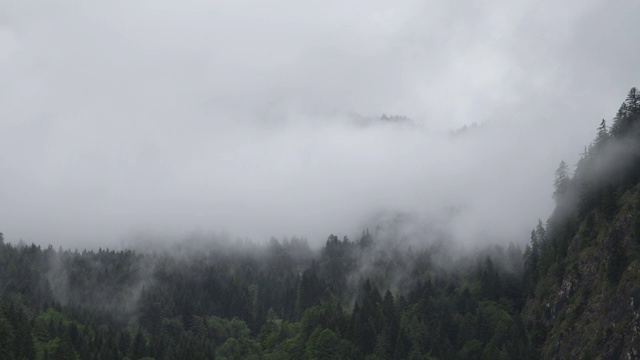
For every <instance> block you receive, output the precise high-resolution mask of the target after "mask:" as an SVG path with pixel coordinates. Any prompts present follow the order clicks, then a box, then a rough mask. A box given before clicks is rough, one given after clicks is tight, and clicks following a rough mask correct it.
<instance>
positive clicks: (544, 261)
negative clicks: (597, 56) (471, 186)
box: [522, 88, 640, 359]
mask: <svg viewBox="0 0 640 360" xmlns="http://www.w3.org/2000/svg"><path fill="white" fill-rule="evenodd" d="M639 123H640V95H639V93H638V91H637V90H636V89H635V88H634V89H632V90H631V91H630V92H629V96H628V97H627V99H626V101H625V102H624V103H623V105H622V106H621V109H620V111H619V112H618V114H617V115H616V117H615V118H614V123H613V126H612V127H611V130H608V129H607V127H606V123H605V121H604V120H603V121H602V123H601V125H600V127H599V128H598V135H597V137H596V139H595V141H594V142H593V143H592V144H591V145H590V146H589V148H588V149H586V151H585V153H584V154H583V157H582V159H581V160H580V162H579V163H578V166H577V169H576V172H575V174H574V175H573V177H569V176H568V175H567V174H566V166H565V165H564V163H562V164H561V166H560V167H559V169H558V172H557V173H556V193H555V196H556V199H557V208H556V210H555V212H554V214H553V215H552V216H551V218H550V219H549V221H548V222H547V226H546V228H545V227H543V226H542V224H539V225H538V227H537V229H536V230H534V231H533V232H532V241H531V246H528V247H527V249H526V251H525V282H526V283H527V284H528V286H529V294H528V300H527V302H526V305H525V307H524V309H523V313H522V314H523V319H524V321H525V326H526V328H527V331H528V334H529V337H530V339H531V340H532V342H533V343H534V345H536V346H537V347H538V348H539V350H540V355H541V357H542V358H545V359H640V334H639V331H640V312H639V308H640V184H639V181H638V180H639V178H638V172H639V171H638V170H639V169H640V161H638V160H639V159H640V156H639V154H640V151H639V149H640V147H639V144H640V141H639V140H640V136H639V134H640V131H639V130H640V125H639Z"/></svg>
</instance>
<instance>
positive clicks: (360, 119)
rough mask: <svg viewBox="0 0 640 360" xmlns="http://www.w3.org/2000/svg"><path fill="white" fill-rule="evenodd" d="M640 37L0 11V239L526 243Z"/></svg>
mask: <svg viewBox="0 0 640 360" xmlns="http://www.w3.org/2000/svg"><path fill="white" fill-rule="evenodd" d="M639 16H640V3H638V2H637V1H631V0H629V1H619V2H615V3H610V2H606V1H604V0H602V1H583V2H576V3H574V4H570V5H564V6H561V7H558V6H557V3H556V2H551V1H524V2H518V3H513V4H512V3H511V2H499V1H484V2H473V1H460V2H455V3H447V4H444V3H442V2H436V1H426V2H413V1H399V2H392V3H390V2H383V1H353V2H350V3H349V4H345V3H344V2H338V1H322V2H319V1H318V2H316V1H310V2H309V1H308V2H296V1H290V0H277V1H270V2H248V1H215V2H205V1H180V2H175V1H136V2H130V1H109V2H77V1H63V0H57V1H0V146H1V147H2V149H1V150H0V231H2V232H3V233H4V234H5V237H6V239H7V240H9V241H12V242H13V241H18V240H19V239H23V240H24V241H26V242H35V243H37V244H48V243H51V244H54V245H62V246H71V247H79V248H84V247H98V246H103V247H104V246H117V245H118V244H123V243H124V244H131V243H134V242H135V241H136V239H137V238H139V237H142V236H144V237H146V238H149V237H151V238H163V239H167V238H169V239H181V238H184V237H185V236H187V235H188V234H193V233H202V234H225V236H229V237H232V238H233V237H238V238H251V239H255V240H256V241H264V240H266V239H269V238H270V237H271V236H275V237H284V236H300V237H305V238H307V239H309V241H310V242H311V243H312V244H322V243H324V240H326V238H327V236H328V235H329V234H331V233H335V234H340V236H342V235H348V236H350V237H353V236H356V235H357V234H359V233H360V232H361V231H362V230H363V229H364V228H367V227H370V228H373V227H375V226H377V225H381V226H385V224H386V223H388V220H389V219H397V218H398V216H403V218H410V219H412V220H411V221H410V223H411V224H412V225H411V226H410V227H412V229H410V230H407V229H405V230H406V232H407V233H408V234H414V233H416V234H420V233H425V232H422V230H420V229H423V228H429V229H434V228H437V229H441V230H443V231H444V232H446V233H447V234H449V235H450V237H451V238H452V239H455V240H458V241H460V242H461V243H463V244H468V243H475V242H484V241H514V242H525V241H527V240H528V234H529V231H530V229H531V228H532V227H533V226H534V225H535V224H536V223H537V220H538V218H542V219H543V220H544V218H546V217H547V216H549V215H550V213H551V210H552V208H553V199H552V197H551V194H552V192H553V187H552V184H553V173H554V170H555V169H556V167H557V165H558V163H559V162H560V160H562V159H564V160H565V161H566V162H567V163H568V164H570V165H572V168H573V165H574V164H575V163H576V161H577V159H578V158H579V153H580V151H581V149H582V148H583V147H584V146H585V145H588V143H589V142H590V141H591V140H592V139H593V138H594V136H595V134H596V128H597V126H598V124H599V122H600V120H601V119H602V118H606V119H607V120H609V119H611V118H612V117H613V115H615V112H616V111H617V109H618V107H619V105H620V104H621V102H622V101H623V100H624V96H625V95H626V93H627V91H628V90H629V88H631V87H632V86H637V85H638V84H640V67H638V66H637V64H639V63H640V49H638V48H637V46H634V45H633V44H635V41H636V37H637V36H636V34H637V33H638V31H640V23H639V22H638V21H637V19H638V18H639ZM383 114H387V115H403V116H407V117H408V118H409V119H410V120H408V121H383V120H380V117H381V116H382V115H383ZM472 123H477V124H480V125H479V126H477V127H473V128H471V129H470V130H469V131H467V132H464V133H462V134H459V135H456V136H452V135H451V134H450V132H451V131H452V130H455V129H458V128H460V127H462V126H464V125H470V124H472ZM415 236H416V237H418V238H420V235H415ZM427 240H428V239H425V241H427Z"/></svg>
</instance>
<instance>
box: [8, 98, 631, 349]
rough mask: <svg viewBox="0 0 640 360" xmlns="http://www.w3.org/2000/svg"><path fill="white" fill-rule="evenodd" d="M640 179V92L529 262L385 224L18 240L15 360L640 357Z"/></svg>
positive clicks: (536, 239) (572, 182)
mask: <svg viewBox="0 0 640 360" xmlns="http://www.w3.org/2000/svg"><path fill="white" fill-rule="evenodd" d="M639 182H640V93H638V92H637V90H636V89H635V88H634V89H632V90H631V91H630V92H629V95H628V97H627V99H626V101H625V102H624V104H623V106H622V107H621V109H620V111H619V112H618V114H617V115H616V117H615V119H614V122H613V125H612V126H611V129H609V128H607V126H606V122H605V121H604V120H603V121H602V123H601V125H600V127H599V128H598V132H597V136H596V139H595V140H594V142H593V143H592V144H591V145H590V146H589V147H588V148H586V149H585V151H584V154H583V156H582V158H581V159H580V161H579V163H578V164H577V166H576V170H575V172H574V173H573V174H570V171H569V166H568V165H567V164H565V163H564V162H561V163H560V166H559V168H558V170H557V171H556V178H555V182H554V185H555V192H554V194H553V196H554V198H555V199H556V205H557V206H556V209H555V210H554V212H553V214H552V216H551V217H550V218H549V220H548V221H547V223H546V224H543V223H542V222H541V221H540V222H539V223H538V225H537V227H536V228H535V229H534V230H533V231H532V233H531V244H530V245H527V247H526V249H525V251H524V254H523V253H522V252H521V251H520V249H519V248H518V247H516V246H514V245H513V244H509V245H508V246H507V247H506V248H505V247H502V246H499V245H494V246H489V247H486V248H484V249H481V250H478V251H477V252H476V253H474V254H473V255H462V254H461V253H460V252H459V251H458V250H455V249H454V247H453V246H452V245H451V244H450V243H448V242H447V239H446V238H441V239H426V240H430V241H425V242H424V243H422V244H420V242H417V241H415V240H416V239H404V238H403V236H401V235H400V234H396V235H395V236H396V238H394V233H393V232H392V231H391V232H386V233H384V231H378V230H375V231H373V232H369V230H365V231H363V233H362V235H361V236H360V237H359V238H358V239H356V240H355V241H352V240H350V239H348V238H346V237H343V238H342V239H340V238H338V237H337V236H335V235H330V236H329V237H328V239H327V241H326V243H325V246H324V247H322V248H321V249H318V250H314V249H311V248H310V247H309V245H308V244H307V242H306V241H305V240H302V239H295V238H294V239H291V240H287V239H284V240H277V239H272V240H271V241H270V242H269V243H267V244H254V243H251V242H241V243H238V244H235V245H234V244H222V243H209V244H208V243H206V242H194V243H191V244H180V246H179V247H175V248H172V247H170V246H169V247H165V248H162V249H158V250H157V251H154V250H152V249H150V250H145V251H138V252H136V251H132V250H122V251H113V250H108V249H107V250H102V249H100V250H98V251H82V252H79V251H77V250H76V251H69V250H63V249H59V250H55V249H54V248H53V247H52V246H49V247H47V248H46V249H42V248H41V247H39V246H36V245H30V246H28V245H25V244H20V245H12V244H9V243H5V242H4V239H3V237H2V235H1V234H0V359H213V358H218V359H364V358H366V359H491V360H493V359H538V358H542V359H580V358H584V359H592V358H598V359H637V358H640V354H639V351H640V339H639V336H640V334H638V331H639V329H640V314H639V313H638V308H640V260H639V259H640V257H639V255H640V183H639ZM522 206H526V204H523V205H522ZM436 233H437V232H436ZM436 233H434V234H436ZM405 235H406V234H405ZM433 237H437V236H435V235H433Z"/></svg>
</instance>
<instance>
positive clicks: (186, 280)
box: [0, 231, 532, 359]
mask: <svg viewBox="0 0 640 360" xmlns="http://www.w3.org/2000/svg"><path fill="white" fill-rule="evenodd" d="M521 259H522V253H521V252H520V251H519V249H517V248H516V247H514V246H509V247H508V248H507V249H504V248H502V247H499V246H494V247H491V248H487V249H486V250H485V251H484V252H482V253H479V254H478V255H476V256H473V257H455V258H454V257H451V254H450V253H449V249H447V248H446V246H443V245H433V246H430V247H425V248H422V249H415V250H414V249H412V248H410V247H406V248H401V246H398V247H396V248H393V249H390V248H386V247H385V246H383V243H381V242H378V241H377V240H376V236H375V235H374V234H369V232H368V231H365V232H363V234H362V236H361V238H359V239H358V240H357V241H355V242H353V241H350V240H349V239H347V238H343V239H342V240H340V239H338V238H337V237H336V236H333V235H332V236H330V237H329V238H328V240H327V242H326V245H325V247H324V248H323V249H321V251H319V252H317V251H312V250H310V249H309V248H308V246H307V245H306V242H304V241H302V240H296V239H293V240H291V241H282V242H280V241H277V240H275V239H274V240H272V241H271V243H270V244H268V245H264V246H262V245H260V246H258V245H254V246H250V245H249V246H248V245H246V244H245V245H244V246H242V248H241V249H236V250H235V251H234V250H233V248H228V249H226V250H225V251H215V249H213V250H207V249H205V248H202V249H200V252H199V254H195V252H194V253H192V254H189V255H188V256H181V255H179V254H169V253H164V254H146V255H142V254H137V253H134V252H131V251H120V252H115V251H109V250H100V251H98V252H92V251H89V252H70V251H62V250H59V251H56V250H54V249H53V248H51V247H49V248H48V249H45V250H43V249H40V248H39V247H37V246H19V247H14V246H12V245H10V244H6V243H1V244H0V264H1V265H2V269H3V272H2V276H1V277H0V291H1V293H2V295H3V300H2V306H1V308H2V310H3V312H0V333H2V334H5V336H4V337H3V338H2V340H1V341H0V355H1V356H0V357H2V358H16V359H23V358H28V359H30V358H38V359H75V358H80V359H122V358H131V359H140V358H156V359H186V358H189V359H210V358H222V359H225V358H226V359H246V358H255V359H261V358H265V359H288V358H300V359H303V358H304V359H329V358H353V359H360V358H365V357H367V358H371V359H378V358H380V359H387V358H395V359H406V358H425V359H454V358H460V359H473V358H479V357H483V358H488V359H497V358H504V359H508V358H526V355H527V354H531V353H532V349H531V347H530V346H529V344H528V340H527V337H526V335H525V332H524V327H523V326H522V322H521V321H520V318H519V315H518V312H519V311H520V309H521V307H522V303H523V298H522V289H521V280H520V279H521V278H522V266H521V265H522V260H521ZM436 263H448V264H449V265H448V266H447V267H443V266H442V265H436Z"/></svg>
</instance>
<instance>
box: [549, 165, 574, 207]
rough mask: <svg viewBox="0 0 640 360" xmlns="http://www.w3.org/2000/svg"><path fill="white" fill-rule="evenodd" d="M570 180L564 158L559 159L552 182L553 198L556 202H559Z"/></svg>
mask: <svg viewBox="0 0 640 360" xmlns="http://www.w3.org/2000/svg"><path fill="white" fill-rule="evenodd" d="M570 180H571V179H570V178H569V166H567V163H565V162H564V160H563V161H560V164H559V165H558V169H556V172H555V180H554V182H553V187H554V188H555V191H554V192H553V198H554V199H555V200H556V202H560V200H561V199H562V197H563V195H564V194H566V192H567V189H568V187H569V182H570Z"/></svg>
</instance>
